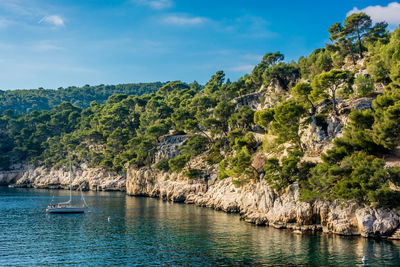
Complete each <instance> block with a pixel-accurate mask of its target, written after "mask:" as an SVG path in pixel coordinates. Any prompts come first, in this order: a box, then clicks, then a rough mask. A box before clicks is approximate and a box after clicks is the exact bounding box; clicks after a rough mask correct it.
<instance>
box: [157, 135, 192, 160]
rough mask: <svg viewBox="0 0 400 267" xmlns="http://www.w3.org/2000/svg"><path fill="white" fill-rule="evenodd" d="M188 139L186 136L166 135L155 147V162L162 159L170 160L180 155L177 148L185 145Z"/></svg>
mask: <svg viewBox="0 0 400 267" xmlns="http://www.w3.org/2000/svg"><path fill="white" fill-rule="evenodd" d="M187 140H188V138H187V136H186V135H168V136H164V137H162V138H161V140H160V142H159V143H158V145H157V152H156V155H155V162H156V163H157V162H159V161H160V160H162V159H171V158H174V157H176V156H178V155H179V154H180V151H179V147H180V146H183V145H184V144H186V142H187Z"/></svg>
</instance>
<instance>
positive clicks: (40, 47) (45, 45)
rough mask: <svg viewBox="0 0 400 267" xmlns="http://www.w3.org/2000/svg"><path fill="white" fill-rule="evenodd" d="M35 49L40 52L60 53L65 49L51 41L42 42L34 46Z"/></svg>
mask: <svg viewBox="0 0 400 267" xmlns="http://www.w3.org/2000/svg"><path fill="white" fill-rule="evenodd" d="M33 49H34V50H36V51H40V52H47V51H60V50H63V49H64V48H63V47H61V46H58V45H55V44H52V43H51V42H49V41H40V42H39V43H37V44H35V45H34V46H33Z"/></svg>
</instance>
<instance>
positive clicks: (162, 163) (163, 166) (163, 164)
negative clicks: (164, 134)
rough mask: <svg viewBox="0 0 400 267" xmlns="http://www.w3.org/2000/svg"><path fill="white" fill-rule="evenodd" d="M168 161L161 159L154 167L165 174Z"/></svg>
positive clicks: (167, 168)
mask: <svg viewBox="0 0 400 267" xmlns="http://www.w3.org/2000/svg"><path fill="white" fill-rule="evenodd" d="M168 161H169V159H162V160H160V161H159V162H157V163H156V165H155V166H154V167H155V168H156V169H157V170H159V171H163V172H167V171H169V163H168Z"/></svg>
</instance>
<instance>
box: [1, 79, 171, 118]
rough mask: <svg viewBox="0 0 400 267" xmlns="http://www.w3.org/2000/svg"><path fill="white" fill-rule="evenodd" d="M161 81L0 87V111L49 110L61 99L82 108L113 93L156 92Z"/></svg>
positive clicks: (25, 111) (138, 93)
mask: <svg viewBox="0 0 400 267" xmlns="http://www.w3.org/2000/svg"><path fill="white" fill-rule="evenodd" d="M164 84H165V83H162V82H153V83H129V84H118V85H104V84H101V85H97V86H89V85H85V86H83V87H75V86H73V87H68V88H59V89H56V90H54V89H42V88H39V89H29V90H7V91H3V90H0V114H3V112H4V111H5V110H12V111H14V112H15V113H28V112H31V111H33V110H50V109H52V108H53V107H54V106H56V105H59V104H61V103H62V102H64V101H65V102H70V103H72V104H73V105H75V106H78V107H81V108H86V107H88V106H89V105H90V102H92V101H97V102H98V103H105V102H106V100H107V99H108V97H109V96H111V95H115V94H127V95H143V94H149V93H154V92H156V91H157V90H158V89H159V88H160V87H162V86H163V85H164Z"/></svg>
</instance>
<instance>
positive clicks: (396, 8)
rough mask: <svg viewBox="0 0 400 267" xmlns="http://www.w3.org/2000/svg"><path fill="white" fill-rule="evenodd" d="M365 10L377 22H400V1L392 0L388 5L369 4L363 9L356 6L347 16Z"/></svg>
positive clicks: (393, 23)
mask: <svg viewBox="0 0 400 267" xmlns="http://www.w3.org/2000/svg"><path fill="white" fill-rule="evenodd" d="M359 12H365V13H367V14H368V15H369V16H370V17H371V19H372V20H373V21H375V22H380V21H386V22H387V23H389V24H392V25H396V24H400V3H398V2H392V3H390V4H388V5H387V6H380V5H376V6H368V7H366V8H363V9H358V8H357V7H354V8H353V9H352V10H350V11H349V12H348V13H347V16H349V15H351V14H353V13H359Z"/></svg>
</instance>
